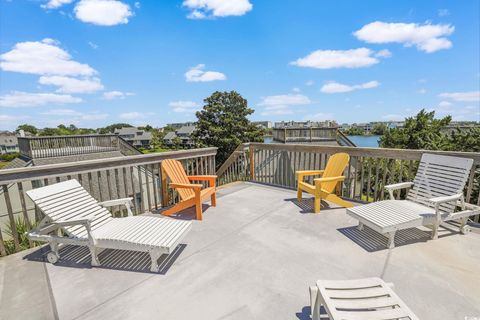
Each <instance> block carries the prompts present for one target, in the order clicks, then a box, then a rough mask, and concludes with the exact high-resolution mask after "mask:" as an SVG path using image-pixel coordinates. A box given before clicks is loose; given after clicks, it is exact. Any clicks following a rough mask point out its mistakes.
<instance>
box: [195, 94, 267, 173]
mask: <svg viewBox="0 0 480 320" xmlns="http://www.w3.org/2000/svg"><path fill="white" fill-rule="evenodd" d="M204 103H205V105H204V106H203V109H202V110H201V111H198V112H197V113H196V115H197V118H198V121H197V127H196V130H195V131H194V133H193V135H192V138H193V139H194V141H195V143H196V144H197V145H198V146H213V147H217V148H218V151H217V156H216V164H217V166H220V165H221V164H222V163H223V162H224V161H225V160H226V159H227V158H228V157H229V156H230V154H232V152H233V151H234V150H235V148H236V147H237V146H238V145H239V144H241V143H244V142H262V141H263V136H264V130H263V129H261V128H258V127H257V126H256V125H254V124H253V123H251V122H250V121H249V120H248V118H247V116H249V115H251V114H252V113H253V112H254V110H253V109H250V108H249V107H248V105H247V100H246V99H244V98H243V97H242V96H241V95H240V94H239V93H237V92H235V91H231V92H219V91H216V92H214V93H213V94H212V95H211V96H210V97H208V98H206V99H205V100H204Z"/></svg>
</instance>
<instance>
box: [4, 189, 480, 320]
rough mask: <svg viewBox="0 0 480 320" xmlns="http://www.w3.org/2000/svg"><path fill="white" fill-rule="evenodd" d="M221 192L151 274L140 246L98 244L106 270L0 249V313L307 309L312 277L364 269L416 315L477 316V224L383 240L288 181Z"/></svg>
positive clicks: (74, 254)
mask: <svg viewBox="0 0 480 320" xmlns="http://www.w3.org/2000/svg"><path fill="white" fill-rule="evenodd" d="M218 195H219V199H218V203H217V207H215V208H213V207H211V208H208V209H207V210H206V211H205V214H204V220H203V221H195V220H194V221H193V223H194V225H193V228H192V231H191V232H190V233H189V234H188V236H187V237H186V238H185V240H184V241H183V244H184V245H181V246H180V247H179V248H178V250H177V252H176V254H174V255H173V256H174V257H173V258H172V259H170V260H168V261H164V264H163V268H162V270H161V272H160V273H159V274H152V273H150V272H148V269H149V260H148V259H149V258H148V257H147V256H143V255H141V254H139V253H128V252H121V251H116V252H115V251H109V250H105V251H103V252H102V253H101V254H100V260H101V262H102V263H103V265H104V267H103V268H101V267H100V268H91V267H90V265H89V257H88V251H87V250H85V249H82V248H76V247H70V248H64V249H63V257H62V260H61V262H60V263H59V265H51V264H49V263H45V262H44V260H43V257H42V249H38V248H37V249H36V248H34V249H30V250H29V251H23V252H19V253H16V254H14V255H10V256H6V257H3V258H1V259H0V310H1V316H0V317H2V316H3V317H4V318H5V319H12V318H24V319H33V318H35V319H40V318H41V319H53V318H55V317H58V318H60V319H112V318H114V319H159V318H162V319H209V320H210V319H241V320H245V319H309V309H310V308H309V307H308V305H309V297H308V286H309V285H313V284H314V283H315V281H316V280H317V279H351V278H362V277H372V276H375V277H381V278H383V279H384V280H386V281H387V282H393V283H394V284H395V290H396V292H397V293H398V295H399V296H400V297H401V298H402V299H403V300H404V301H405V302H406V303H407V304H408V305H409V306H410V308H411V309H412V310H413V311H414V312H415V313H416V314H417V316H418V317H419V318H420V319H424V320H428V319H465V317H466V316H471V317H473V316H476V317H478V316H480V273H479V272H478V265H479V261H480V234H477V233H474V232H470V233H468V234H467V235H460V234H458V233H457V232H455V231H450V230H448V229H446V228H442V229H441V232H440V238H439V239H438V240H429V236H430V234H429V232H426V231H422V230H420V229H411V230H406V231H404V232H399V234H398V236H397V237H396V245H397V247H396V248H395V249H393V250H388V249H386V247H385V245H386V238H383V237H382V236H379V235H378V234H376V233H374V232H369V231H368V229H367V230H364V231H358V230H357V229H356V228H355V226H356V221H355V220H353V219H352V218H350V217H349V216H347V215H346V214H345V210H344V209H343V208H335V207H328V204H327V203H324V206H323V207H322V212H321V213H320V214H318V215H316V214H312V213H311V207H310V206H311V202H309V201H308V200H306V201H304V202H303V203H302V204H301V205H299V204H298V203H297V202H296V200H295V192H294V191H291V190H286V189H282V188H275V187H269V186H264V185H260V184H254V183H236V184H230V185H227V186H225V187H223V188H221V189H219V192H218ZM192 213H193V212H192ZM192 217H193V216H192ZM181 218H184V219H188V218H189V215H188V214H184V215H182V217H181ZM44 251H46V249H44Z"/></svg>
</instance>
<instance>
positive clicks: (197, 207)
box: [195, 197, 203, 220]
mask: <svg viewBox="0 0 480 320" xmlns="http://www.w3.org/2000/svg"><path fill="white" fill-rule="evenodd" d="M195 213H196V216H197V220H202V213H203V210H202V200H201V199H200V197H197V199H195Z"/></svg>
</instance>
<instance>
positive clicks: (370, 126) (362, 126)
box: [352, 122, 374, 134]
mask: <svg viewBox="0 0 480 320" xmlns="http://www.w3.org/2000/svg"><path fill="white" fill-rule="evenodd" d="M373 126H374V124H373V123H371V122H370V123H354V124H352V128H358V129H360V130H362V131H363V133H364V134H370V131H372V129H373Z"/></svg>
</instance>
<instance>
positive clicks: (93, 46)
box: [88, 41, 98, 49]
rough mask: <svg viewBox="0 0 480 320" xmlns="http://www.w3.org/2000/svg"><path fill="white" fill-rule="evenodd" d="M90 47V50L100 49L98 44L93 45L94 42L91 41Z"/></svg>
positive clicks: (89, 42)
mask: <svg viewBox="0 0 480 320" xmlns="http://www.w3.org/2000/svg"><path fill="white" fill-rule="evenodd" d="M88 45H89V46H90V48H92V49H98V44H96V43H93V42H91V41H88Z"/></svg>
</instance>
